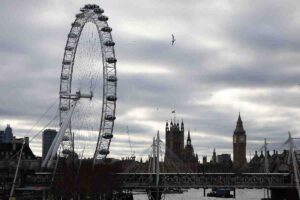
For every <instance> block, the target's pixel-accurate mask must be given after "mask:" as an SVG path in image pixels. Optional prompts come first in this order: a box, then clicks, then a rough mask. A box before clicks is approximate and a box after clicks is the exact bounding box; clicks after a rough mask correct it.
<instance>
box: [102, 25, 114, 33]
mask: <svg viewBox="0 0 300 200" xmlns="http://www.w3.org/2000/svg"><path fill="white" fill-rule="evenodd" d="M101 31H103V32H108V33H110V32H111V31H112V28H110V27H108V26H106V27H103V28H101Z"/></svg>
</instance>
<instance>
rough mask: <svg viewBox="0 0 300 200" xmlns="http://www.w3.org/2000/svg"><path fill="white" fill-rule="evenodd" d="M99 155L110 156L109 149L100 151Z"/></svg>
mask: <svg viewBox="0 0 300 200" xmlns="http://www.w3.org/2000/svg"><path fill="white" fill-rule="evenodd" d="M99 154H101V155H108V154H109V150H107V149H100V150H99Z"/></svg>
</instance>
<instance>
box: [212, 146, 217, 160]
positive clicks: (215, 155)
mask: <svg viewBox="0 0 300 200" xmlns="http://www.w3.org/2000/svg"><path fill="white" fill-rule="evenodd" d="M212 163H217V154H216V149H215V148H214V151H213V156H212Z"/></svg>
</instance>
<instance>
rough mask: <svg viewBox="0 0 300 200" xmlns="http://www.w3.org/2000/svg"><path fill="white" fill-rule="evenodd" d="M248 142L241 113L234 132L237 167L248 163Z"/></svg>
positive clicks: (234, 154)
mask: <svg viewBox="0 0 300 200" xmlns="http://www.w3.org/2000/svg"><path fill="white" fill-rule="evenodd" d="M246 143H247V136H246V131H245V130H244V127H243V121H242V119H241V115H240V114H239V117H238V120H237V123H236V128H235V131H234V133H233V166H234V167H236V168H243V167H245V165H246V163H247V160H246Z"/></svg>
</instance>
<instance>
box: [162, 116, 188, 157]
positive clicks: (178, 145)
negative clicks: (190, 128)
mask: <svg viewBox="0 0 300 200" xmlns="http://www.w3.org/2000/svg"><path fill="white" fill-rule="evenodd" d="M183 154H184V123H183V121H182V122H181V127H180V126H179V123H178V122H177V124H176V122H174V124H173V122H172V121H171V123H170V127H169V124H168V122H167V123H166V152H165V160H166V161H170V160H172V161H179V160H182V159H183Z"/></svg>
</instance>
